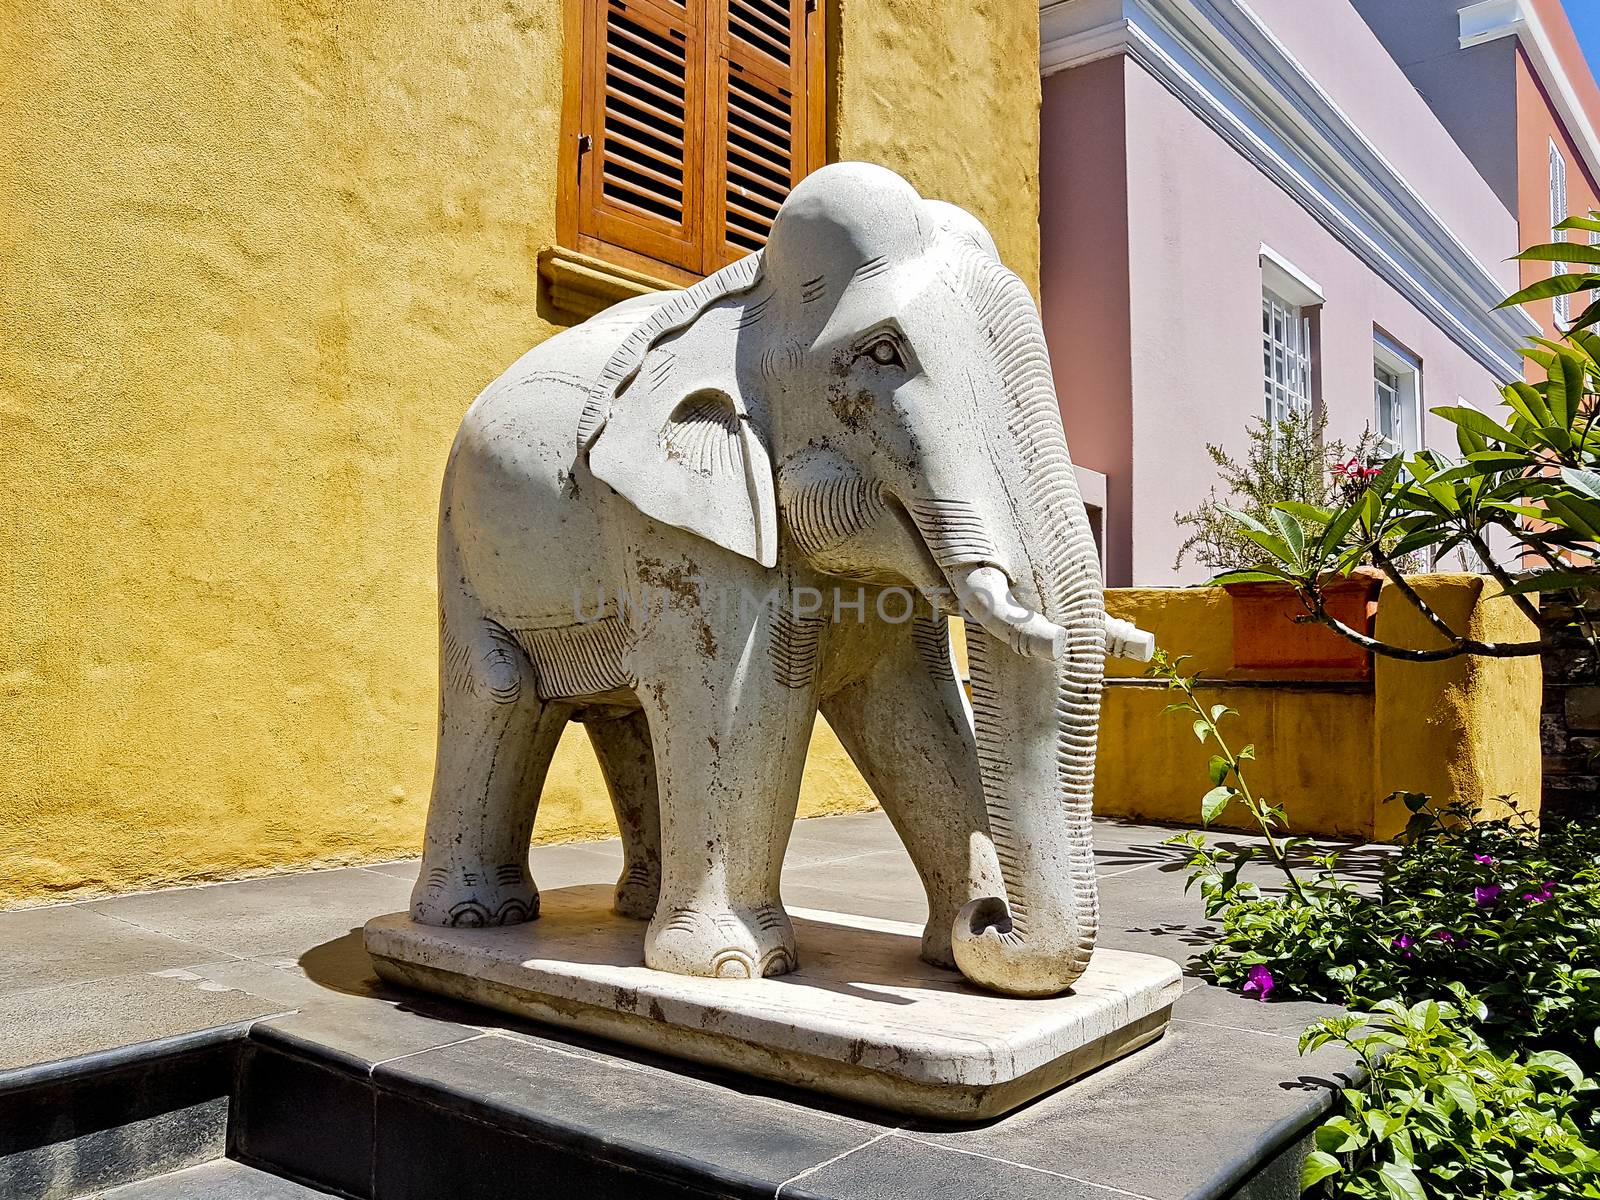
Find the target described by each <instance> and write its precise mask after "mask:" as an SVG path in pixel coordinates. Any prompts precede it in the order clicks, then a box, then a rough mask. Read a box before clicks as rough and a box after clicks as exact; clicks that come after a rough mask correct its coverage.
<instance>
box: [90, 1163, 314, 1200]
mask: <svg viewBox="0 0 1600 1200" xmlns="http://www.w3.org/2000/svg"><path fill="white" fill-rule="evenodd" d="M331 1195H333V1193H332V1192H324V1191H322V1190H320V1189H318V1188H309V1187H306V1186H305V1185H304V1184H300V1183H295V1182H294V1181H293V1180H289V1179H283V1178H280V1177H279V1176H277V1175H269V1174H267V1172H265V1171H258V1170H256V1169H255V1168H254V1167H247V1166H245V1165H244V1164H243V1163H238V1162H234V1161H233V1160H231V1159H227V1158H219V1159H217V1160H216V1161H215V1162H208V1163H201V1164H200V1165H199V1166H197V1167H189V1168H187V1169H186V1170H182V1171H174V1172H172V1173H171V1174H170V1175H159V1176H157V1177H156V1178H154V1179H144V1180H140V1181H139V1182H138V1183H128V1184H124V1185H123V1186H122V1187H118V1188H112V1189H111V1190H110V1191H106V1192H96V1193H95V1196H96V1197H98V1198H99V1200H310V1198H311V1197H314V1196H331Z"/></svg>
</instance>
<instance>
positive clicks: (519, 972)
mask: <svg viewBox="0 0 1600 1200" xmlns="http://www.w3.org/2000/svg"><path fill="white" fill-rule="evenodd" d="M610 901H611V889H610V888H607V887H598V886H589V887H574V888H564V889H561V890H559V891H552V892H547V893H545V894H544V896H543V915H542V916H541V917H540V918H539V919H538V920H537V921H533V922H530V923H528V924H525V925H513V926H509V927H505V928H499V929H439V928H434V927H431V926H426V925H418V924H415V923H414V922H413V921H411V919H410V918H409V917H407V916H406V915H405V914H404V913H396V914H392V915H390V916H385V917H378V918H376V919H375V920H373V921H370V922H368V924H367V928H366V943H367V949H368V950H369V951H371V953H372V956H373V958H374V960H375V962H376V966H377V970H378V974H379V975H381V976H383V977H384V978H385V979H389V980H392V981H394V982H396V983H401V984H406V985H409V986H412V987H417V988H422V989H424V990H426V991H430V992H438V993H442V994H444V995H447V996H452V997H455V998H457V999H461V1000H467V1001H471V1002H474V1003H477V1004H486V1005H489V1006H491V1007H493V1008H498V1009H501V1010H503V1011H506V1012H510V1013H515V1014H517V1015H519V1016H524V1017H531V1018H533V1019H534V1020H537V1021H543V1022H547V1023H549V1024H552V1025H562V1026H567V1027H569V1028H573V1029H579V1030H582V1031H583V1032H585V1033H590V1034H597V1035H600V1036H602V1037H608V1038H613V1039H615V1040H617V1041H621V1042H628V1043H631V1044H633V1045H636V1046H642V1047H644V1048H646V1049H648V1050H653V1051H656V1052H659V1053H663V1054H670V1055H675V1056H677V1057H680V1058H687V1059H692V1060H694V1061H696V1062H701V1063H708V1064H711V1065H713V1066H718V1067H724V1068H728V1069H731V1070H734V1071H742V1072H745V1073H747V1074H751V1075H758V1076H760V1077H762V1078H765V1079H771V1080H775V1081H777V1082H780V1083H786V1084H791V1085H793V1086H796V1087H802V1088H809V1089H811V1090H813V1091H818V1092H825V1093H828V1094H830V1095H834V1096H841V1097H844V1098H846V1099H849V1100H856V1101H860V1102H863V1103H867V1104H872V1105H876V1106H878V1107H881V1108H886V1109H890V1110H893V1111H896V1112H902V1113H911V1114H914V1115H917V1116H923V1117H934V1118H939V1119H942V1120H952V1121H976V1120H983V1119H986V1118H989V1117H994V1116H998V1115H999V1114H1001V1113H1004V1112H1008V1111H1009V1110H1011V1109H1013V1108H1015V1107H1016V1106H1017V1105H1019V1104H1022V1103H1024V1102H1026V1101H1028V1100H1031V1099H1033V1098H1034V1097H1035V1096H1038V1095H1041V1094H1042V1093H1044V1092H1047V1091H1049V1090H1051V1089H1052V1088H1055V1087H1058V1086H1060V1085H1061V1084H1063V1083H1065V1082H1067V1081H1068V1080H1070V1079H1072V1078H1074V1077H1076V1076H1078V1075H1082V1074H1084V1073H1085V1072H1086V1071H1092V1070H1094V1069H1095V1068H1096V1067H1099V1066H1102V1065H1103V1064H1105V1063H1107V1062H1110V1061H1111V1060H1113V1059H1115V1058H1119V1057H1121V1056H1122V1055H1124V1054H1127V1053H1129V1052H1130V1051H1133V1050H1136V1049H1138V1048H1139V1047H1140V1046H1143V1045H1145V1044H1147V1043H1149V1042H1152V1041H1154V1040H1155V1039H1156V1038H1158V1037H1160V1036H1161V1034H1162V1032H1163V1031H1164V1030H1165V1029H1166V1026H1167V1019H1168V1017H1169V1015H1170V1014H1171V1010H1172V1004H1173V1002H1174V1001H1175V1000H1177V998H1178V994H1179V992H1180V991H1181V982H1180V976H1179V972H1178V968H1177V967H1176V966H1175V965H1173V964H1172V963H1171V962H1168V961H1167V960H1166V959H1164V958H1157V957H1155V956H1153V955H1148V954H1129V953H1126V952H1123V951H1118V950H1099V951H1096V952H1095V955H1094V959H1093V962H1092V964H1091V965H1090V967H1089V970H1088V972H1087V973H1086V974H1085V975H1084V976H1083V978H1082V979H1080V980H1079V981H1078V983H1077V984H1076V986H1075V987H1074V988H1073V990H1072V991H1071V992H1069V993H1068V994H1066V995H1064V996H1057V997H1053V998H1051V999H1047V1000H1024V999H1016V998H1013V997H1007V996H996V995H992V994H990V993H987V992H982V991H979V990H978V989H976V988H973V987H971V986H969V985H968V984H967V983H966V982H965V981H963V980H962V978H961V977H960V976H959V975H958V974H957V973H956V972H954V971H946V970H941V969H940V968H938V967H931V966H929V965H928V964H926V963H924V962H923V961H922V960H921V959H919V958H918V957H917V951H918V945H919V938H920V935H921V932H922V931H921V930H920V929H919V928H918V927H916V926H914V925H907V924H904V923H901V922H897V921H880V920H874V919H872V918H867V917H856V916H847V915H845V914H842V913H832V912H817V911H811V910H807V909H790V910H789V913H790V916H791V917H792V918H793V920H794V927H795V936H796V940H797V942H798V945H799V951H800V964H801V965H800V969H799V970H797V971H795V972H793V973H791V974H788V975H784V976H781V977H779V978H775V979H757V980H748V979H739V980H722V979H697V978H691V977H688V976H683V975H671V974H667V973H666V972H663V971H652V970H650V969H649V968H648V967H645V966H644V965H643V949H642V943H643V937H644V925H643V924H642V923H640V922H638V921H629V920H625V919H623V918H621V917H617V916H614V915H613V914H612V913H611V911H610Z"/></svg>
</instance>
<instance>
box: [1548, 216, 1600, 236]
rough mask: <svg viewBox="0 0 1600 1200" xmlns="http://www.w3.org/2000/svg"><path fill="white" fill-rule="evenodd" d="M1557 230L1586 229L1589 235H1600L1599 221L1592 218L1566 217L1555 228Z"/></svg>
mask: <svg viewBox="0 0 1600 1200" xmlns="http://www.w3.org/2000/svg"><path fill="white" fill-rule="evenodd" d="M1556 228H1557V229H1587V230H1588V231H1589V232H1590V233H1600V220H1597V219H1596V218H1595V217H1593V216H1588V217H1568V218H1567V219H1566V220H1565V221H1562V222H1561V223H1560V224H1559V225H1557V226H1556Z"/></svg>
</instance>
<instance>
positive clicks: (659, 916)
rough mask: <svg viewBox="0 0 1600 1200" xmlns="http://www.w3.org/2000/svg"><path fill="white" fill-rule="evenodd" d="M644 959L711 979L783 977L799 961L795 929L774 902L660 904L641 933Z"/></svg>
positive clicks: (680, 972)
mask: <svg viewBox="0 0 1600 1200" xmlns="http://www.w3.org/2000/svg"><path fill="white" fill-rule="evenodd" d="M644 961H645V965H646V966H647V967H651V968H654V969H655V970H657V971H671V972H672V973H673V974H675V975H700V976H705V977H707V978H711V979H759V978H761V977H762V976H764V975H786V974H788V973H789V972H790V971H792V970H794V969H795V967H797V966H798V965H799V964H800V959H799V956H798V955H797V954H796V952H795V946H794V927H793V926H792V925H790V924H789V914H788V913H786V912H784V911H783V905H781V904H777V903H773V904H764V905H761V906H759V907H756V908H710V907H708V906H707V905H705V904H704V903H699V904H693V905H673V906H663V907H662V908H661V910H660V911H659V912H657V913H656V916H655V919H654V920H652V921H651V922H650V929H649V931H648V932H647V933H646V934H645V939H644Z"/></svg>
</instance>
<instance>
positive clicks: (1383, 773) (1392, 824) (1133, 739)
mask: <svg viewBox="0 0 1600 1200" xmlns="http://www.w3.org/2000/svg"><path fill="white" fill-rule="evenodd" d="M1415 584H1416V587H1417V589H1418V591H1419V592H1420V593H1421V594H1422V595H1423V596H1424V597H1425V598H1426V599H1427V600H1428V602H1429V603H1430V604H1431V605H1432V606H1433V607H1434V609H1435V610H1436V611H1438V612H1439V614H1440V615H1441V616H1443V617H1444V618H1445V619H1446V620H1447V621H1449V622H1451V624H1452V625H1453V626H1454V627H1455V628H1457V629H1463V630H1466V631H1467V632H1468V633H1469V634H1470V635H1471V636H1474V637H1480V638H1483V639H1485V640H1501V641H1524V640H1529V639H1531V638H1533V637H1535V636H1536V635H1535V631H1534V628H1533V625H1532V623H1531V622H1529V621H1528V620H1527V619H1526V618H1524V617H1523V616H1522V615H1521V614H1520V613H1518V612H1516V610H1515V609H1514V608H1513V607H1512V605H1511V602H1510V601H1508V600H1505V599H1504V598H1501V599H1494V600H1485V599H1484V586H1485V581H1484V580H1483V579H1482V578H1480V577H1478V576H1473V575H1433V576H1419V577H1417V579H1416V580H1415ZM1106 603H1107V607H1108V608H1109V609H1110V610H1111V611H1112V612H1114V613H1115V614H1116V615H1118V616H1121V617H1124V618H1126V619H1128V620H1133V621H1136V622H1137V623H1138V624H1139V625H1141V626H1142V627H1143V628H1145V629H1149V630H1150V631H1151V632H1152V633H1154V634H1155V635H1156V642H1157V644H1158V645H1159V646H1161V647H1162V648H1163V649H1165V650H1166V651H1167V652H1168V653H1170V654H1173V655H1178V654H1187V655H1190V656H1191V658H1190V661H1189V662H1187V663H1186V664H1185V665H1184V670H1185V672H1186V673H1189V674H1198V675H1199V676H1201V678H1202V684H1203V682H1204V680H1205V679H1207V678H1209V679H1212V680H1226V679H1228V678H1230V677H1232V676H1234V675H1235V674H1236V672H1235V671H1234V669H1233V612H1232V604H1233V602H1232V600H1231V598H1230V597H1229V596H1228V594H1227V593H1226V592H1225V591H1223V590H1222V589H1221V588H1193V589H1182V590H1169V589H1154V588H1152V589H1115V590H1113V591H1110V592H1108V593H1107V601H1106ZM1377 635H1378V636H1379V637H1380V638H1382V639H1384V640H1386V641H1390V642H1392V643H1394V644H1396V645H1403V646H1413V647H1417V648H1422V649H1428V648H1432V647H1434V646H1437V645H1439V644H1441V643H1440V641H1439V639H1438V638H1437V635H1434V634H1433V633H1432V631H1431V630H1429V628H1428V627H1427V625H1426V623H1425V622H1424V621H1423V619H1422V618H1421V616H1420V615H1418V614H1417V613H1416V612H1415V611H1414V610H1413V609H1412V608H1411V607H1410V606H1409V605H1408V604H1407V603H1406V602H1405V600H1404V598H1403V597H1401V596H1399V595H1397V594H1396V593H1395V591H1394V589H1393V588H1392V587H1390V586H1388V585H1385V587H1384V589H1383V591H1382V592H1381V593H1380V595H1379V602H1378V625H1377ZM1329 636H1333V635H1331V634H1330V635H1329ZM1108 674H1110V675H1112V676H1119V675H1120V676H1132V675H1139V674H1141V669H1140V668H1138V667H1136V666H1133V665H1131V664H1127V663H1111V664H1108ZM1252 674H1255V675H1258V674H1259V673H1252ZM1539 690H1540V673H1539V665H1538V662H1537V660H1535V659H1518V660H1504V659H1502V660H1485V659H1465V658H1458V659H1453V660H1450V661H1447V662H1442V663H1428V664H1417V663H1406V662H1398V661H1395V660H1392V659H1385V658H1378V659H1377V660H1376V662H1375V666H1374V671H1373V679H1372V682H1371V686H1370V687H1364V688H1361V689H1359V690H1353V691H1330V690H1318V689H1315V688H1310V687H1296V686H1295V685H1294V684H1293V683H1283V684H1278V685H1275V686H1273V687H1270V688H1238V687H1232V688H1222V687H1213V688H1206V687H1204V686H1202V688H1201V689H1200V691H1199V696H1200V699H1201V700H1202V701H1203V702H1204V703H1207V704H1218V703H1220V704H1226V705H1228V707H1230V708H1233V709H1236V710H1237V711H1238V714H1239V715H1238V716H1236V717H1230V718H1227V719H1225V720H1224V722H1223V732H1224V734H1225V736H1226V737H1227V738H1228V739H1229V743H1230V745H1231V746H1232V747H1233V748H1234V749H1235V750H1238V749H1239V748H1240V747H1241V746H1243V745H1245V744H1247V743H1254V744H1255V746H1256V747H1257V751H1258V754H1259V757H1258V759H1257V760H1256V761H1255V762H1254V763H1251V764H1249V766H1248V768H1247V771H1248V777H1249V779H1250V782H1251V787H1252V790H1253V791H1254V792H1255V793H1256V794H1257V795H1258V796H1264V797H1266V798H1268V799H1269V800H1271V801H1273V802H1276V803H1282V804H1283V805H1284V806H1285V807H1286V808H1287V809H1288V812H1289V815H1290V818H1291V823H1292V825H1293V827H1294V828H1295V829H1296V830H1297V831H1300V832H1308V833H1324V834H1339V835H1344V836H1350V837H1361V838H1379V839H1383V840H1388V839H1391V838H1393V837H1394V835H1395V834H1396V833H1398V832H1399V830H1400V829H1402V828H1403V827H1404V825H1405V821H1406V817H1407V813H1406V811H1405V809H1404V807H1403V806H1401V805H1399V804H1397V803H1385V802H1384V797H1386V796H1388V795H1390V794H1391V793H1393V792H1396V791H1420V792H1428V793H1429V794H1431V795H1433V796H1434V797H1435V798H1436V799H1439V800H1446V799H1463V800H1467V801H1469V802H1471V803H1474V804H1477V805H1480V806H1482V807H1484V808H1485V809H1486V810H1488V811H1489V812H1491V813H1492V812H1496V811H1499V808H1500V806H1498V805H1497V804H1496V803H1495V798H1496V797H1498V796H1501V795H1507V794H1510V795H1515V796H1516V797H1517V798H1518V801H1519V803H1521V804H1522V805H1523V806H1524V807H1525V808H1526V809H1528V810H1530V811H1532V812H1537V810H1538V803H1539V786H1540V764H1539V729H1538V710H1539ZM1173 699H1175V697H1174V696H1173V695H1170V694H1169V693H1167V692H1166V691H1164V690H1158V689H1150V688H1146V687H1126V686H1118V685H1116V684H1112V685H1111V686H1108V687H1107V689H1106V693H1105V700H1104V704H1103V708H1102V719H1101V721H1102V723H1101V734H1100V754H1099V760H1098V763H1097V770H1096V781H1095V810H1096V812H1098V813H1099V814H1100V815H1102V816H1124V817H1134V818H1139V819H1144V820H1153V821H1169V822H1176V823H1189V824H1192V823H1194V822H1196V821H1197V820H1198V819H1199V812H1200V797H1201V796H1202V795H1203V794H1204V793H1205V792H1206V791H1207V789H1208V788H1209V787H1210V786H1211V785H1210V782H1209V780H1208V779H1207V776H1206V764H1207V761H1208V760H1209V758H1210V756H1211V754H1212V753H1213V751H1212V749H1211V748H1210V747H1209V746H1207V747H1202V746H1201V745H1200V743H1199V742H1198V741H1197V740H1196V738H1195V737H1194V734H1193V732H1192V731H1191V729H1190V722H1189V721H1188V720H1186V719H1184V718H1182V717H1181V716H1178V715H1173V714H1163V713H1162V711H1161V710H1162V709H1163V708H1164V707H1165V706H1166V704H1167V703H1169V702H1171V701H1172V700H1173ZM1247 821H1248V818H1246V817H1243V816H1242V814H1241V813H1239V812H1233V813H1230V814H1229V816H1228V817H1227V818H1226V819H1225V820H1223V821H1222V822H1220V823H1221V824H1227V825H1236V826H1237V825H1244V824H1246V823H1247Z"/></svg>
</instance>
